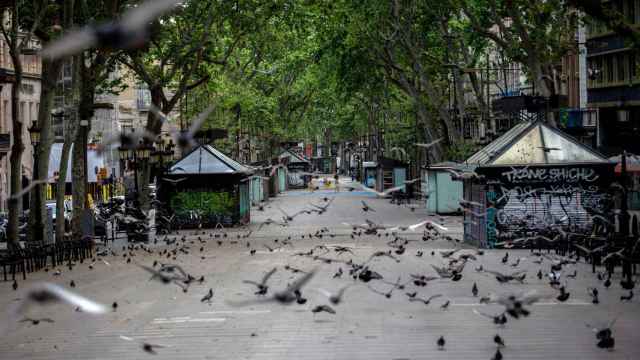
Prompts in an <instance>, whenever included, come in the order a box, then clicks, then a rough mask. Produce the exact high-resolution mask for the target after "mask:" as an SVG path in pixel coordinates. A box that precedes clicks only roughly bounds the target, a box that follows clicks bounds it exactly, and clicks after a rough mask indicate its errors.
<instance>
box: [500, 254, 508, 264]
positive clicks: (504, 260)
mask: <svg viewBox="0 0 640 360" xmlns="http://www.w3.org/2000/svg"><path fill="white" fill-rule="evenodd" d="M501 261H502V263H503V264H506V263H507V261H509V253H505V254H504V257H503V258H502V260H501Z"/></svg>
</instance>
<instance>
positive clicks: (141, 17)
mask: <svg viewBox="0 0 640 360" xmlns="http://www.w3.org/2000/svg"><path fill="white" fill-rule="evenodd" d="M179 2H180V1H178V0H154V1H146V2H144V3H142V4H140V5H139V6H136V7H132V8H131V10H129V11H127V12H125V13H124V14H123V15H122V17H121V20H120V21H117V22H116V21H113V22H108V23H103V24H100V25H98V26H87V27H85V28H82V29H79V30H75V31H72V32H69V33H68V34H67V35H65V36H63V37H61V38H60V39H58V40H56V41H53V42H51V43H50V44H49V45H48V46H46V47H45V48H44V49H43V50H42V57H43V58H48V59H59V58H63V57H67V56H70V55H74V54H77V53H79V52H81V51H83V50H86V49H88V48H93V47H97V48H106V49H135V48H140V47H142V45H144V43H145V42H146V41H147V40H148V38H149V35H150V34H149V27H148V24H149V23H150V22H151V21H152V20H153V19H155V18H157V17H158V16H160V15H162V14H163V13H166V12H167V11H169V10H171V9H172V8H173V7H174V6H176V5H177V4H178V3H179Z"/></svg>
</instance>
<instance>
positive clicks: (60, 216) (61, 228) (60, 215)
mask: <svg viewBox="0 0 640 360" xmlns="http://www.w3.org/2000/svg"><path fill="white" fill-rule="evenodd" d="M69 132H71V129H69ZM73 138H74V134H70V135H69V136H67V134H66V131H65V140H64V144H62V154H61V155H60V169H59V170H58V173H59V176H60V177H59V178H58V181H57V185H56V187H57V191H56V242H58V243H60V242H62V241H64V234H65V231H66V229H65V218H64V195H65V190H66V186H67V181H66V179H67V172H68V165H69V155H71V144H72V139H73Z"/></svg>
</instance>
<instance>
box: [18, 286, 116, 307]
mask: <svg viewBox="0 0 640 360" xmlns="http://www.w3.org/2000/svg"><path fill="white" fill-rule="evenodd" d="M59 302H62V303H67V304H68V305H72V306H76V307H80V308H81V309H82V310H83V311H84V312H87V313H90V314H95V315H99V314H104V313H105V312H106V308H105V306H104V305H102V304H99V303H97V302H94V301H93V300H90V299H88V298H85V297H83V296H80V295H78V294H76V293H73V292H71V291H68V290H66V289H64V288H62V287H60V286H59V285H56V284H52V283H39V284H35V285H33V286H31V287H29V288H28V289H27V290H26V291H25V294H24V296H23V298H22V300H21V301H20V302H19V303H18V304H16V308H15V309H14V311H15V313H16V314H19V313H23V312H24V311H25V310H27V309H28V308H29V307H31V306H32V305H48V304H52V303H59Z"/></svg>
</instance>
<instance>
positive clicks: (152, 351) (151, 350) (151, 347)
mask: <svg viewBox="0 0 640 360" xmlns="http://www.w3.org/2000/svg"><path fill="white" fill-rule="evenodd" d="M163 347H165V346H163V345H158V344H150V343H143V344H142V350H144V352H147V353H149V354H153V355H155V354H157V352H156V351H155V348H163Z"/></svg>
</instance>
